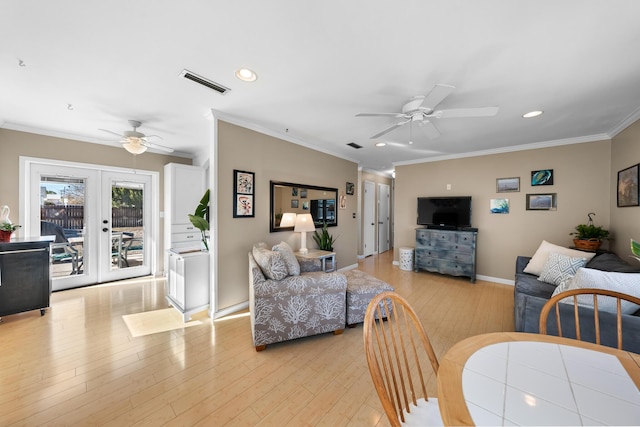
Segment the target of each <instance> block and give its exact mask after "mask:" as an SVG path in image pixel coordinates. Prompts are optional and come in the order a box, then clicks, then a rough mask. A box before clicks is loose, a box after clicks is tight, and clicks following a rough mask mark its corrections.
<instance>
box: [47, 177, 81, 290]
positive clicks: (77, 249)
mask: <svg viewBox="0 0 640 427" xmlns="http://www.w3.org/2000/svg"><path fill="white" fill-rule="evenodd" d="M85 191H86V182H85V180H84V179H77V178H69V177H60V176H46V175H41V177H40V234H41V235H42V236H52V235H53V236H55V237H56V239H55V242H54V243H53V245H52V249H51V277H52V278H54V279H55V278H57V277H67V276H71V275H78V274H83V271H84V269H83V267H84V262H83V260H84V255H85V251H84V233H85V230H86V227H85V217H84V207H85V206H84V205H85Z"/></svg>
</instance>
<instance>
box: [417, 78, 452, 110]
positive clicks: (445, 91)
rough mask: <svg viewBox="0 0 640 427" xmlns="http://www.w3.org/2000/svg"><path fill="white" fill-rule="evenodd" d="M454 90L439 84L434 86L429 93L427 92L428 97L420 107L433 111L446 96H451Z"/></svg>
mask: <svg viewBox="0 0 640 427" xmlns="http://www.w3.org/2000/svg"><path fill="white" fill-rule="evenodd" d="M454 90H456V87H455V86H449V85H441V84H438V85H435V86H434V87H433V89H431V92H429V95H427V96H425V98H424V101H422V105H421V107H422V108H428V109H429V110H433V109H434V108H436V106H437V105H438V104H440V103H441V102H442V101H443V100H444V99H445V98H446V97H447V96H449V95H451V94H452V93H453V91H454Z"/></svg>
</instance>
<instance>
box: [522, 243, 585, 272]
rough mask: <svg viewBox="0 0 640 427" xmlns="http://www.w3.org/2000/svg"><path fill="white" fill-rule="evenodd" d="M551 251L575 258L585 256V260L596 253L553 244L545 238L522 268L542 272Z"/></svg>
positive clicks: (526, 270)
mask: <svg viewBox="0 0 640 427" xmlns="http://www.w3.org/2000/svg"><path fill="white" fill-rule="evenodd" d="M551 252H557V253H559V254H563V255H568V256H572V257H576V258H586V260H587V262H588V261H589V260H590V259H591V258H593V257H594V256H595V255H596V254H595V253H593V252H583V251H578V250H576V249H569V248H565V247H564V246H558V245H554V244H553V243H549V242H547V241H546V240H543V241H542V243H540V246H539V247H538V250H537V251H536V253H535V254H533V257H531V260H530V261H529V263H528V264H527V266H526V267H525V269H524V272H525V273H529V274H534V275H536V276H539V275H540V273H542V269H543V267H544V265H545V263H546V262H547V260H548V259H549V254H550V253H551Z"/></svg>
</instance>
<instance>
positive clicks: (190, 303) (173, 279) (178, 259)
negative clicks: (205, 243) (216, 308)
mask: <svg viewBox="0 0 640 427" xmlns="http://www.w3.org/2000/svg"><path fill="white" fill-rule="evenodd" d="M168 252H169V274H168V286H167V288H168V289H167V302H168V303H169V304H170V305H172V306H174V307H175V308H176V309H177V310H178V311H179V312H180V313H181V314H182V320H183V321H185V322H186V321H188V320H189V319H190V318H191V315H192V314H193V313H198V312H200V311H202V310H206V309H207V308H208V307H209V252H190V253H183V254H179V253H176V252H173V251H168Z"/></svg>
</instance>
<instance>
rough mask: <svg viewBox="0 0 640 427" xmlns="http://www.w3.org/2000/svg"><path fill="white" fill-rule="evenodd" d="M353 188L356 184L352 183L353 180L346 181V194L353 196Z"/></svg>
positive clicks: (354, 188)
mask: <svg viewBox="0 0 640 427" xmlns="http://www.w3.org/2000/svg"><path fill="white" fill-rule="evenodd" d="M355 190H356V186H355V185H354V184H353V182H347V194H348V195H350V196H353V194H354V193H355Z"/></svg>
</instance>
